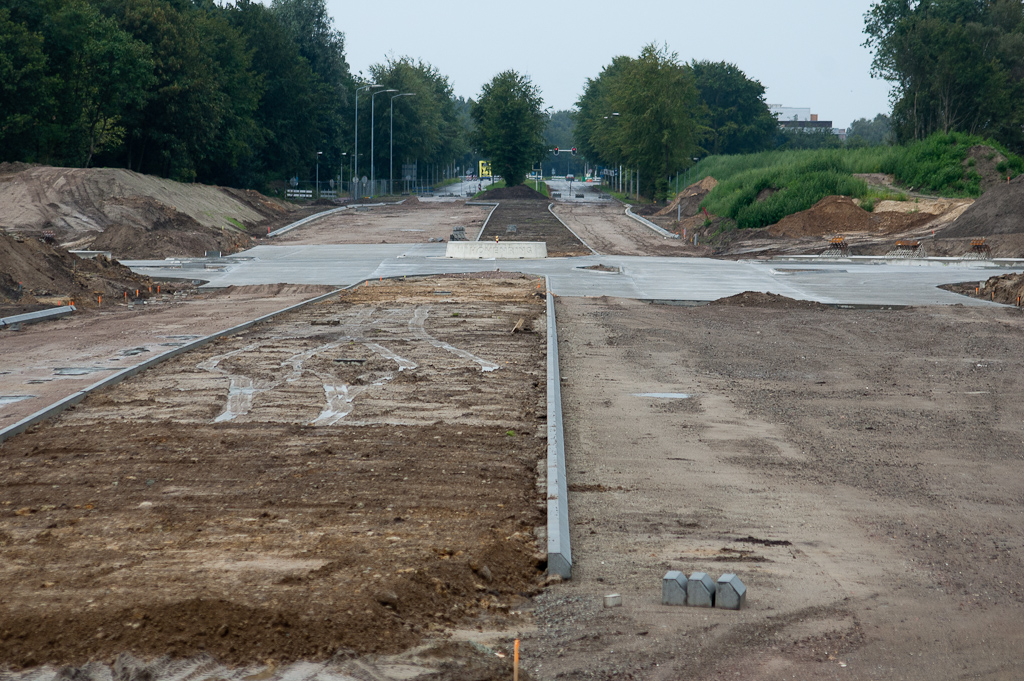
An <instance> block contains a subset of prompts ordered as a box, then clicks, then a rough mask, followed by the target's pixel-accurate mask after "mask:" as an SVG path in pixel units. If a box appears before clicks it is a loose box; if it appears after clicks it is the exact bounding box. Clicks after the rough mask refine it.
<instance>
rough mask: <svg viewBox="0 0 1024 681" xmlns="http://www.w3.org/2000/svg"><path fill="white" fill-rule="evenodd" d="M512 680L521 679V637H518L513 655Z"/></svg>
mask: <svg viewBox="0 0 1024 681" xmlns="http://www.w3.org/2000/svg"><path fill="white" fill-rule="evenodd" d="M512 681H519V639H518V638H517V639H516V647H515V652H514V653H513V655H512Z"/></svg>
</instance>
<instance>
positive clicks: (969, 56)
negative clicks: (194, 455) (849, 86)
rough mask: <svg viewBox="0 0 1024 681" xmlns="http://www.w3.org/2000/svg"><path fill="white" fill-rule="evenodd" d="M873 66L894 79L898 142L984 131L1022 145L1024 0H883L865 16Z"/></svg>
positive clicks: (880, 74)
mask: <svg viewBox="0 0 1024 681" xmlns="http://www.w3.org/2000/svg"><path fill="white" fill-rule="evenodd" d="M864 33H865V35H866V36H867V39H866V41H865V43H864V44H865V46H866V47H868V48H870V49H871V50H873V52H874V59H873V61H872V67H871V73H872V75H873V76H875V77H879V78H884V79H885V80H888V81H890V82H891V83H892V90H891V95H890V96H891V99H892V104H893V109H892V120H893V130H894V133H895V138H896V141H897V142H906V141H911V140H920V139H924V138H925V137H928V136H929V135H932V134H933V133H936V132H940V133H950V132H962V133H967V134H970V135H981V136H984V137H988V138H991V139H995V140H996V141H998V142H1000V143H1002V144H1003V145H1005V146H1006V147H1007V148H1008V149H1010V150H1011V151H1014V152H1016V153H1022V152H1024V3H1022V2H1021V0H920V1H917V2H911V1H910V0H882V1H881V2H875V3H873V4H872V5H871V7H870V9H869V10H868V12H867V13H866V14H865V15H864Z"/></svg>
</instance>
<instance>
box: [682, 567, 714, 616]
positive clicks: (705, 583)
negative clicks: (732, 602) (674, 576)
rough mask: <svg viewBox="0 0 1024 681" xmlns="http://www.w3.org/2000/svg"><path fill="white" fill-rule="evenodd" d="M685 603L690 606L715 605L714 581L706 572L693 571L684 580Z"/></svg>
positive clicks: (705, 606)
mask: <svg viewBox="0 0 1024 681" xmlns="http://www.w3.org/2000/svg"><path fill="white" fill-rule="evenodd" d="M686 604H687V605H688V606H690V607H691V608H713V607H715V581H714V580H713V579H711V575H709V574H708V573H706V572H694V573H693V574H692V575H690V579H689V581H687V582H686Z"/></svg>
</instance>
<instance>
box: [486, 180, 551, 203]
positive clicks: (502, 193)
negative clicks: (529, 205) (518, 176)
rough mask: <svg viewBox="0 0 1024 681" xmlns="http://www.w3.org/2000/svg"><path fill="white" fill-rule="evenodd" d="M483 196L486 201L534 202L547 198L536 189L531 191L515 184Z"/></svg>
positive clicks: (493, 190) (490, 191) (522, 185)
mask: <svg viewBox="0 0 1024 681" xmlns="http://www.w3.org/2000/svg"><path fill="white" fill-rule="evenodd" d="M484 196H485V197H486V198H488V199H496V200H503V199H534V200H536V201H548V200H549V199H548V197H546V196H544V195H543V194H541V193H540V192H539V191H537V190H536V189H531V188H530V187H527V186H526V185H525V184H517V185H516V186H514V187H498V188H497V189H491V190H489V191H488V192H487V193H486V194H484Z"/></svg>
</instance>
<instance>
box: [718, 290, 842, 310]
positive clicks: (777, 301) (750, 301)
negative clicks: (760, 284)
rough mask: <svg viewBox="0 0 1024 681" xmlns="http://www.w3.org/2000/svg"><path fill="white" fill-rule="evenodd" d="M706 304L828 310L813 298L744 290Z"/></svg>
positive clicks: (826, 306) (827, 307)
mask: <svg viewBox="0 0 1024 681" xmlns="http://www.w3.org/2000/svg"><path fill="white" fill-rule="evenodd" d="M708 305H724V306H733V307H763V308H769V309H773V310H829V309H831V308H830V307H829V306H828V305H822V304H821V303H818V302H815V301H813V300H796V299H794V298H787V297H786V296H780V295H779V294H777V293H761V292H759V291H744V292H743V293H737V294H736V295H734V296H729V297H728V298H719V299H718V300H713V301H711V302H710V303H708Z"/></svg>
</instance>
